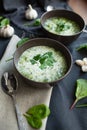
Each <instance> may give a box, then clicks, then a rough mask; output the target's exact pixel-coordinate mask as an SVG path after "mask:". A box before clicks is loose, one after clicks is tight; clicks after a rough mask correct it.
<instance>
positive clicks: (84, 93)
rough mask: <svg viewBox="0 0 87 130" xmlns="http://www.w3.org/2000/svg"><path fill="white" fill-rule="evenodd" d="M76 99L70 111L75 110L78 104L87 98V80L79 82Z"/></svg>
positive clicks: (79, 80)
mask: <svg viewBox="0 0 87 130" xmlns="http://www.w3.org/2000/svg"><path fill="white" fill-rule="evenodd" d="M75 95H76V99H75V101H74V103H73V104H72V106H71V107H70V109H73V108H74V106H75V105H76V103H77V102H78V101H79V100H80V99H82V98H85V97H87V80H86V79H78V80H77V88H76V92H75Z"/></svg>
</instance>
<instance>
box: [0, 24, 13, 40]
mask: <svg viewBox="0 0 87 130" xmlns="http://www.w3.org/2000/svg"><path fill="white" fill-rule="evenodd" d="M13 34H14V28H13V27H12V26H10V25H7V26H4V27H2V28H0V37H4V38H9V37H11V36H12V35H13Z"/></svg>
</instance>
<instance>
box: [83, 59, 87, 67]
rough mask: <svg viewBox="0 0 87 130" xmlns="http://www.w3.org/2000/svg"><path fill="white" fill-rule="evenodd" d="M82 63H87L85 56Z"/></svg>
mask: <svg viewBox="0 0 87 130" xmlns="http://www.w3.org/2000/svg"><path fill="white" fill-rule="evenodd" d="M83 61H84V64H85V65H87V58H86V57H85V58H83Z"/></svg>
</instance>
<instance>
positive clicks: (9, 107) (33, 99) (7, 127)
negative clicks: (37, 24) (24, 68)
mask: <svg viewBox="0 0 87 130" xmlns="http://www.w3.org/2000/svg"><path fill="white" fill-rule="evenodd" d="M19 40H20V38H19V37H18V36H16V35H14V36H13V37H12V38H11V40H10V42H9V44H8V46H7V49H6V51H5V53H4V55H3V58H2V59H1V61H0V130H18V127H17V120H16V115H15V111H14V108H13V104H12V100H11V97H9V96H8V95H6V94H5V93H4V92H3V91H2V90H1V77H2V74H3V73H4V72H6V71H8V72H10V73H14V74H15V75H16V76H17V79H18V91H17V94H16V101H17V104H18V107H19V110H20V111H21V113H22V115H23V114H24V113H25V112H26V111H27V110H28V108H30V107H32V106H34V105H38V104H45V105H47V106H49V103H50V97H51V92H52V87H50V88H47V87H46V88H43V89H40V88H35V87H30V85H28V84H26V83H25V82H24V81H23V80H22V79H21V77H20V76H19V75H18V74H17V73H16V71H15V69H14V65H13V61H9V62H6V60H7V59H9V58H11V57H12V56H13V53H14V51H15V49H16V44H17V42H18V41H19ZM46 121H47V118H46V119H45V120H43V125H42V127H41V129H40V130H45V127H46ZM26 122H27V121H26V120H25V123H26ZM27 126H28V129H29V130H34V129H33V128H31V127H30V125H27ZM28 129H27V130H28Z"/></svg>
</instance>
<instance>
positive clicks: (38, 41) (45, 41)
mask: <svg viewBox="0 0 87 130" xmlns="http://www.w3.org/2000/svg"><path fill="white" fill-rule="evenodd" d="M43 45H44V46H49V47H52V48H54V49H55V50H56V51H57V50H58V51H60V52H62V54H63V55H64V56H65V59H66V61H67V66H68V69H67V72H66V74H65V75H64V76H63V77H62V78H60V79H58V80H56V81H53V82H45V83H44V82H36V81H33V80H29V79H27V78H26V77H24V76H23V75H22V74H20V72H19V71H18V69H17V65H18V61H19V58H20V56H21V54H22V53H23V52H24V51H25V50H26V49H29V48H31V47H34V46H43ZM13 61H14V66H15V68H16V70H17V72H18V73H19V75H21V77H22V78H23V79H24V80H26V81H27V83H29V84H31V85H33V86H38V87H42V86H48V85H54V84H55V83H57V82H58V81H60V80H62V79H63V78H64V77H66V75H67V74H68V73H69V72H70V70H71V67H72V56H71V54H70V52H69V50H68V49H67V48H66V47H65V46H64V45H62V44H60V43H59V42H58V41H56V40H53V39H49V38H35V39H32V40H30V41H28V42H27V43H26V44H24V45H22V46H21V47H19V48H18V49H17V50H16V51H15V53H14V60H13Z"/></svg>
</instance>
